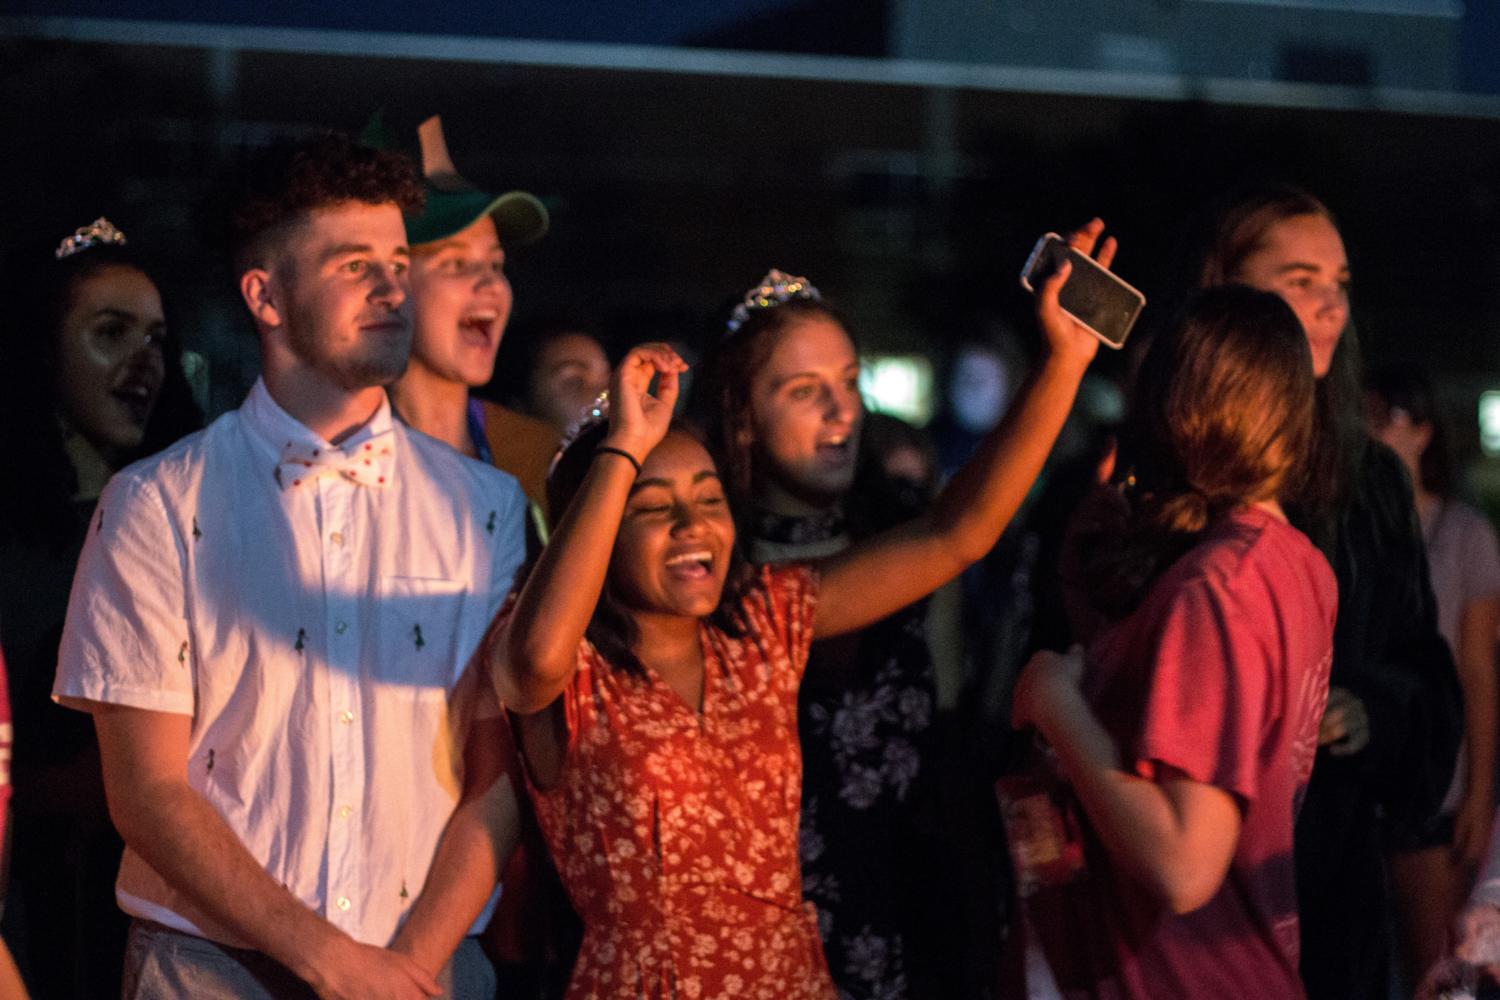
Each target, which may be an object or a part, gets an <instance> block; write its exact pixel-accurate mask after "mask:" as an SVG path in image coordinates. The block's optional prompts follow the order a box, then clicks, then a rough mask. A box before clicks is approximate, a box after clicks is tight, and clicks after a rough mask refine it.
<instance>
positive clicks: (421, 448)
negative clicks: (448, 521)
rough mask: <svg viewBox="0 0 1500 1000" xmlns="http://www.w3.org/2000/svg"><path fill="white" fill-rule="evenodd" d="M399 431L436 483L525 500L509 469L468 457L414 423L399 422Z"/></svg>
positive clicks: (482, 493) (491, 495)
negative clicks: (465, 485)
mask: <svg viewBox="0 0 1500 1000" xmlns="http://www.w3.org/2000/svg"><path fill="white" fill-rule="evenodd" d="M401 431H402V432H403V433H404V434H405V435H406V441H407V444H408V445H410V447H411V452H412V457H413V458H414V459H416V461H418V462H419V463H420V464H421V465H422V466H423V467H424V468H426V469H427V470H428V472H429V473H430V475H431V476H432V478H434V479H435V480H437V482H438V483H440V484H443V485H444V486H445V487H451V485H452V484H454V483H464V484H467V485H468V486H469V487H470V488H471V489H473V490H474V491H476V492H477V493H478V494H480V495H482V496H487V497H496V498H510V499H514V500H515V501H516V502H517V503H525V498H524V497H523V496H522V494H521V487H520V485H519V484H518V483H517V482H516V477H515V476H512V475H511V474H510V473H508V472H504V471H502V470H500V469H497V468H495V467H494V466H493V465H490V464H489V463H488V462H481V461H479V460H478V459H476V458H470V457H469V456H468V455H465V454H463V453H462V452H459V451H457V450H455V449H454V448H452V447H450V446H449V445H447V444H445V443H443V442H442V441H439V440H437V439H436V438H433V437H429V436H428V435H426V434H424V433H422V432H421V431H419V430H417V429H416V428H414V427H406V426H402V427H401Z"/></svg>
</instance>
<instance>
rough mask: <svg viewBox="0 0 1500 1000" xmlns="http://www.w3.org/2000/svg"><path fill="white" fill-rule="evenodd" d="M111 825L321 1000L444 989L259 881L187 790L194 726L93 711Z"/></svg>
mask: <svg viewBox="0 0 1500 1000" xmlns="http://www.w3.org/2000/svg"><path fill="white" fill-rule="evenodd" d="M88 707H89V708H90V710H91V711H92V713H93V716H94V725H95V727H96V728H97V730H98V733H99V750H100V755H101V759H102V762H103V766H104V790H105V794H106V797H107V798H108V800H109V813H110V817H111V818H112V819H113V820H114V823H115V827H116V828H117V829H118V830H119V831H120V836H121V837H123V838H124V840H125V843H126V844H128V845H130V848H131V850H133V851H135V852H136V853H137V854H138V855H140V856H141V858H142V859H144V860H145V862H146V863H147V864H148V865H150V866H151V867H152V868H153V869H154V870H155V871H156V873H157V874H159V875H160V876H161V877H162V878H164V879H166V881H167V882H168V883H170V884H171V885H172V886H173V887H174V888H175V889H177V890H178V891H179V892H181V893H183V894H184V895H186V896H187V897H188V898H189V899H191V900H192V901H193V903H194V904H195V905H196V906H198V907H201V908H202V909H203V911H204V912H206V913H208V914H209V915H210V916H211V917H213V919H214V920H216V921H218V922H220V923H221V924H223V925H224V926H225V927H228V928H230V929H231V930H233V931H234V932H235V933H236V934H238V935H240V936H241V937H242V938H244V939H245V940H246V941H248V942H249V943H250V945H251V946H252V947H254V948H255V949H256V950H258V951H260V952H263V953H264V954H266V955H269V956H270V957H271V958H273V959H275V960H276V961H278V962H280V963H281V964H283V965H285V966H286V967H287V968H288V969H290V970H291V971H292V972H293V973H295V974H296V975H297V976H299V977H301V978H302V979H303V980H305V981H306V982H307V983H308V984H309V985H310V986H311V987H312V988H313V989H314V991H316V992H317V994H318V996H319V997H320V998H322V1000H345V998H347V1000H356V998H358V1000H371V998H381V1000H384V998H391V1000H396V998H400V1000H419V998H422V997H426V996H437V995H439V994H440V993H441V992H442V989H441V988H440V987H439V986H438V984H437V983H436V982H435V981H434V980H433V978H432V976H431V975H430V974H429V973H428V972H426V971H425V970H424V969H423V968H422V967H421V966H420V965H418V964H417V962H416V961H414V960H413V959H412V958H411V957H409V956H407V955H403V954H398V953H397V952H394V951H388V950H386V949H384V948H378V947H375V946H372V945H365V944H360V943H359V942H357V941H355V940H354V939H353V938H351V937H349V935H347V934H345V933H344V932H343V931H341V930H339V929H338V928H336V927H334V926H333V925H332V924H330V923H329V922H328V921H326V920H324V919H323V918H322V917H320V916H318V915H317V914H316V913H314V912H313V911H311V910H309V909H308V908H307V907H306V906H304V905H303V904H302V902H301V901H300V900H298V899H297V898H296V897H295V896H293V895H292V894H291V893H290V892H288V891H287V890H286V888H285V887H283V886H282V885H280V884H278V883H277V882H276V880H275V879H273V878H271V876H270V875H269V874H267V873H266V871H265V869H263V868H262V867H261V866H260V864H259V862H257V861H256V860H255V858H254V857H253V856H252V855H251V854H250V852H249V851H248V850H246V849H245V846H244V845H243V844H242V843H241V842H240V839H239V838H238V837H237V836H235V834H234V831H233V830H231V829H230V828H229V826H228V825H227V824H226V823H225V822H224V820H223V818H222V817H220V816H219V814H218V813H217V812H216V811H215V810H214V808H213V806H211V805H209V803H208V801H207V800H206V799H204V798H203V797H202V796H201V795H199V794H198V793H197V792H196V791H194V790H193V788H192V787H191V786H190V785H189V784H188V777H187V761H188V746H189V736H190V733H191V723H192V720H191V718H190V717H189V716H186V715H177V714H172V713H168V712H155V711H148V710H146V709H140V708H127V707H124V706H121V705H108V704H104V703H100V702H94V703H92V704H91V705H89V706H88Z"/></svg>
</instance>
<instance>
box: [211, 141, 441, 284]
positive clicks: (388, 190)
mask: <svg viewBox="0 0 1500 1000" xmlns="http://www.w3.org/2000/svg"><path fill="white" fill-rule="evenodd" d="M237 188H238V190H237V191H236V197H235V198H234V202H233V208H232V209H231V210H230V217H229V225H230V237H231V242H232V244H233V257H234V266H235V268H236V270H238V271H240V272H241V273H243V272H244V271H245V270H248V269H249V268H251V267H257V266H264V264H265V262H266V258H267V256H268V254H269V252H270V250H271V249H272V247H273V246H274V245H275V243H276V242H277V241H278V240H279V239H280V238H282V237H283V236H285V234H286V233H287V231H288V230H289V229H290V227H291V226H292V224H294V223H295V222H296V221H297V220H299V219H301V218H303V217H304V216H305V215H306V214H307V213H308V212H311V211H313V210H315V209H319V208H327V207H329V206H332V205H337V204H340V203H343V202H351V201H358V202H364V203H365V204H367V205H381V204H385V203H387V202H392V203H395V204H396V205H398V206H400V208H401V210H402V211H403V212H405V213H407V214H412V213H414V212H417V211H420V210H421V208H422V203H423V199H424V193H423V187H422V179H421V176H420V174H419V173H418V172H417V168H416V165H415V164H413V163H412V161H411V159H410V158H409V157H407V156H405V155H403V154H401V153H396V152H391V151H389V150H381V149H373V148H371V147H369V146H362V145H360V144H359V143H358V142H356V141H354V140H353V139H352V138H350V137H349V136H347V135H344V134H342V133H338V132H330V133H328V134H326V135H323V136H320V137H318V138H316V139H313V140H310V141H305V142H301V143H296V144H280V145H276V146H272V147H270V148H268V149H266V150H264V151H262V152H261V153H259V154H258V155H256V156H255V157H253V158H252V159H251V161H250V163H249V164H248V165H247V167H246V169H245V170H244V171H243V172H242V173H241V175H240V176H239V178H238V182H237Z"/></svg>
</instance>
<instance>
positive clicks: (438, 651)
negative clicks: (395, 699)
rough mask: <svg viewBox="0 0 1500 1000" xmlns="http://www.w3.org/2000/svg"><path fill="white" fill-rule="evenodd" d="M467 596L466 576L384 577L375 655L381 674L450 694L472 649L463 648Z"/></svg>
mask: <svg viewBox="0 0 1500 1000" xmlns="http://www.w3.org/2000/svg"><path fill="white" fill-rule="evenodd" d="M466 597H467V587H466V585H465V584H464V582H463V581H462V580H444V579H437V578H433V577H417V576H387V577H382V578H381V581H380V610H379V612H378V616H379V621H380V629H379V633H378V641H379V643H380V649H379V652H378V656H377V657H376V659H377V662H379V663H380V664H381V665H382V670H381V673H382V675H384V676H385V677H386V678H387V679H389V680H392V681H396V682H398V683H402V684H413V685H416V686H418V687H422V688H430V689H431V693H433V694H439V693H440V694H442V695H444V696H446V695H447V693H448V689H449V688H450V687H451V686H452V685H453V684H454V683H455V682H456V681H457V680H458V676H459V674H460V673H462V671H463V668H464V663H465V661H466V660H467V659H468V654H469V653H470V652H472V651H470V650H464V649H462V648H460V647H461V643H460V630H461V628H462V625H463V620H464V606H465V603H466Z"/></svg>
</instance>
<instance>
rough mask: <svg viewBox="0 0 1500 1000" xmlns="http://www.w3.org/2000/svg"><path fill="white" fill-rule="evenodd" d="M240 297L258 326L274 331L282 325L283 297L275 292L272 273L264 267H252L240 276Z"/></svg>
mask: <svg viewBox="0 0 1500 1000" xmlns="http://www.w3.org/2000/svg"><path fill="white" fill-rule="evenodd" d="M240 297H241V298H243V299H244V300H245V306H246V308H248V309H249V310H250V315H251V316H253V317H254V318H255V322H256V325H257V326H259V327H261V328H262V329H267V330H274V329H276V328H277V327H279V326H280V325H281V320H282V317H281V307H280V298H281V296H280V295H279V293H278V292H277V291H275V290H274V288H273V286H272V282H271V272H269V271H267V270H266V269H265V268H262V267H252V268H250V269H249V270H247V271H246V272H245V273H244V274H242V275H240Z"/></svg>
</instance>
